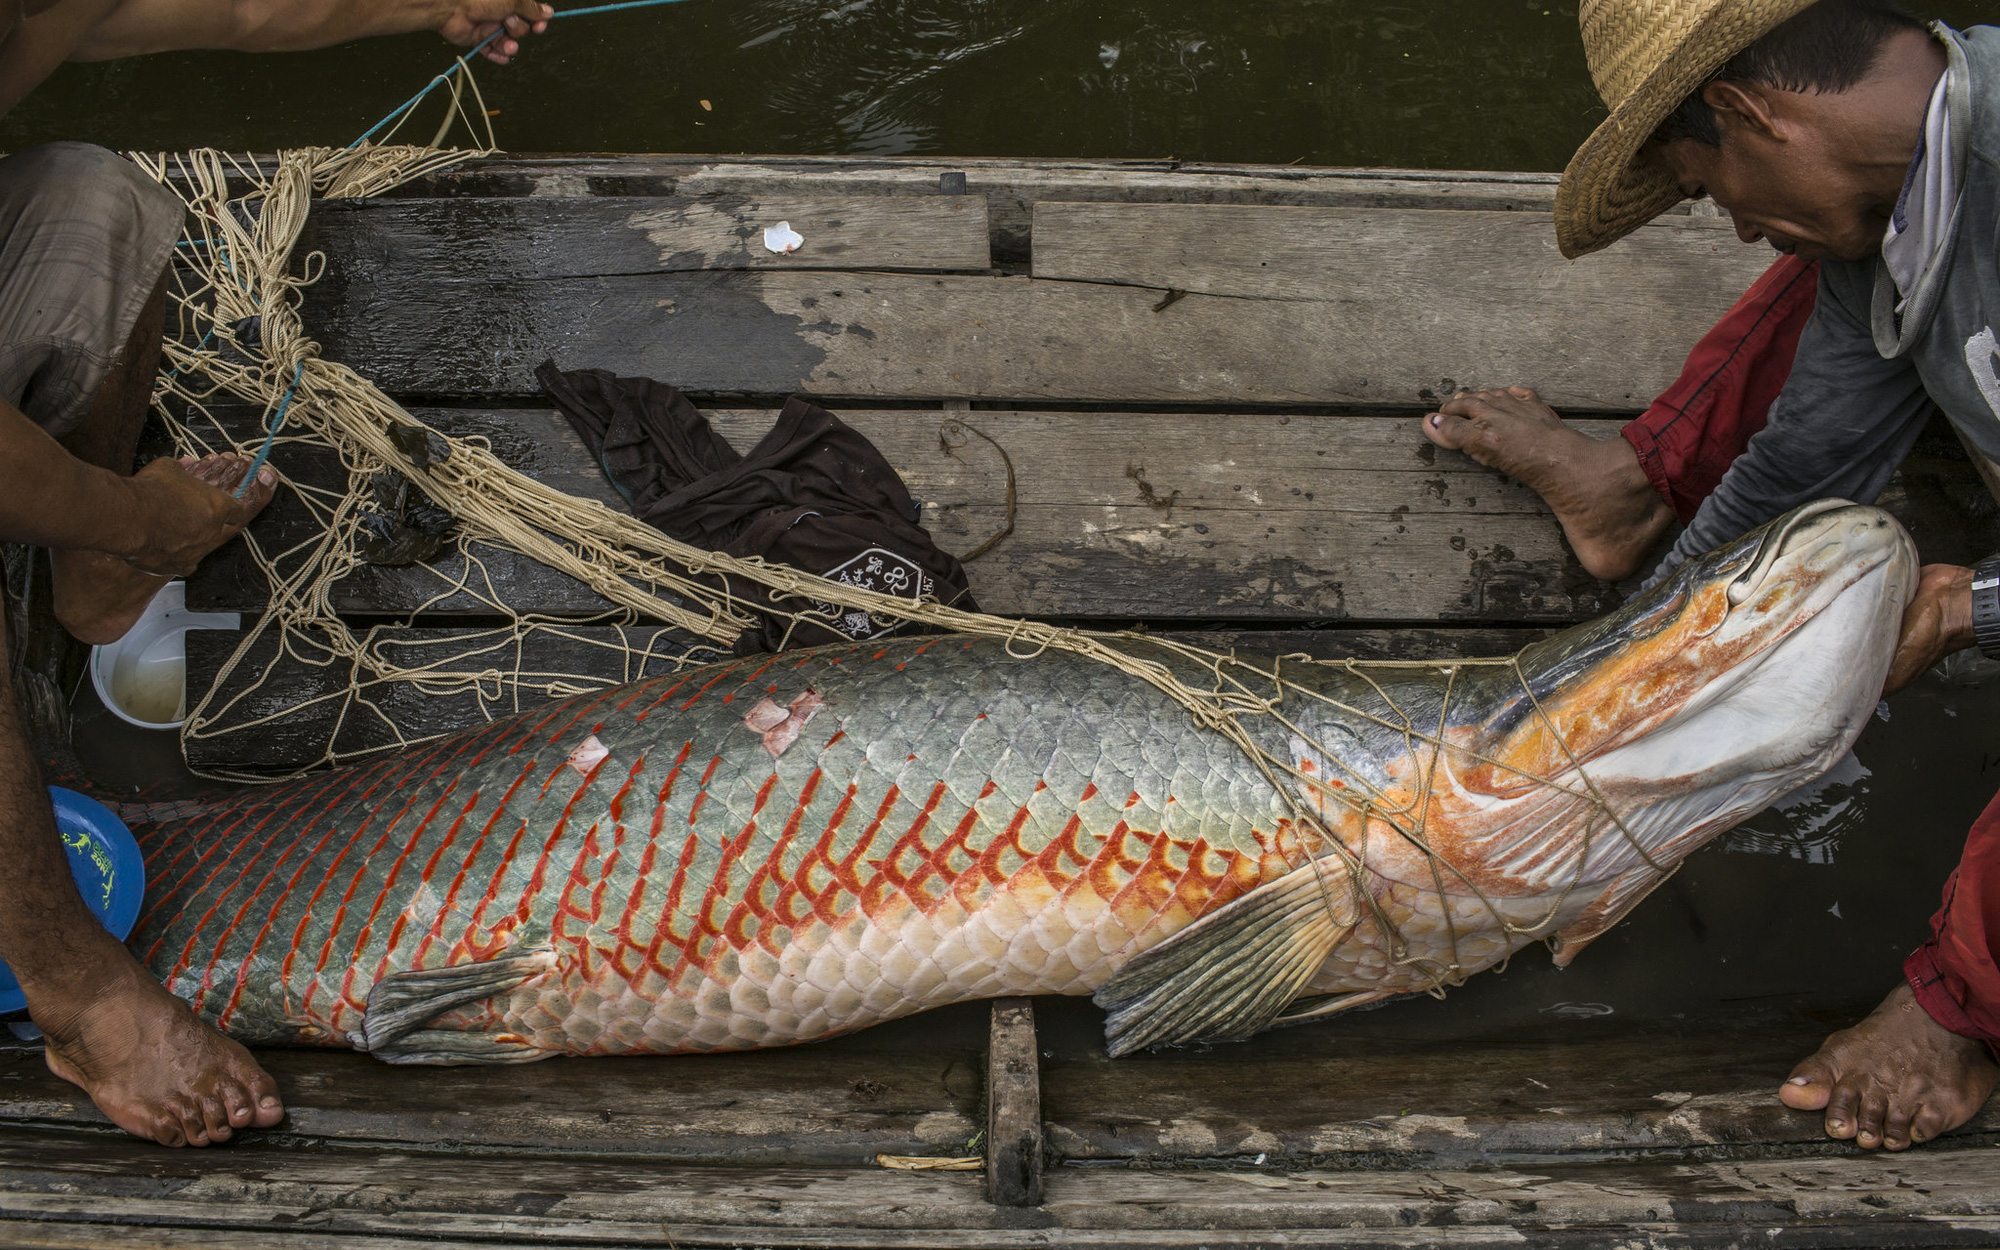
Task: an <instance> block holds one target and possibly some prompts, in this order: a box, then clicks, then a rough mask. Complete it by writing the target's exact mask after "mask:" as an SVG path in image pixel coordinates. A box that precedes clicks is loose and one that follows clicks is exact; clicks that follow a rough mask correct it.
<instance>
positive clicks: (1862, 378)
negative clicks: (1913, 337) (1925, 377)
mask: <svg viewBox="0 0 2000 1250" xmlns="http://www.w3.org/2000/svg"><path fill="white" fill-rule="evenodd" d="M1873 281H1874V277H1873V267H1872V266H1871V265H1867V264H1840V263H1838V262H1832V261H1829V262H1826V263H1824V264H1823V265H1822V266H1821V270H1820V293H1819V303H1818V304H1817V306H1816V307H1815V308H1814V310H1813V317H1812V321H1811V322H1810V323H1808V324H1807V326H1806V329H1805V333H1804V334H1803V335H1802V336H1801V337H1800V339H1799V350H1798V357H1797V359H1796V361H1795V363H1794V364H1793V366H1792V374H1791V377H1790V379H1789V380H1788V381H1787V382H1786V383H1785V389H1784V390H1783V392H1781V393H1780V394H1779V396H1778V399H1777V402H1776V403H1774V404H1772V405H1771V415H1770V420H1769V422H1768V424H1767V425H1766V426H1765V427H1764V430H1763V431H1762V432H1761V433H1759V434H1758V435H1757V436H1756V437H1754V438H1752V439H1751V440H1750V445H1749V448H1748V450H1746V451H1745V452H1744V453H1743V455H1742V456H1740V457H1739V458H1738V459H1737V461H1736V463H1735V464H1733V465H1731V466H1730V468H1729V472H1728V473H1726V474H1725V475H1723V478H1722V482H1721V484H1720V485H1718V486H1717V487H1716V489H1715V493H1714V494H1712V495H1710V496H1709V497H1708V499H1707V500H1705V501H1704V502H1703V503H1702V505H1701V509H1700V510H1699V511H1698V512H1696V513H1695V517H1694V520H1693V522H1691V523H1690V524H1689V525H1688V527H1687V529H1686V531H1685V532H1683V533H1682V534H1681V537H1680V541H1678V542H1676V543H1675V544H1674V550H1673V553H1672V554H1671V555H1670V556H1669V557H1668V558H1667V561H1666V563H1664V564H1663V565H1662V566H1661V570H1660V571H1662V572H1664V571H1665V570H1666V569H1669V568H1672V567H1673V566H1674V565H1677V564H1679V563H1680V562H1681V561H1682V560H1685V559H1687V558H1688V557H1689V556H1693V555H1698V554H1700V553H1701V552H1704V551H1708V550H1711V549H1712V548H1714V547H1716V546H1719V545H1720V544H1722V543H1725V542H1728V541H1729V540H1730V539H1733V538H1735V537H1737V536H1738V535H1740V534H1743V533H1746V532H1748V531H1750V530H1752V529H1755V528H1756V527H1757V526H1759V525H1762V524H1764V523H1765V522H1766V521H1769V520H1771V519H1772V518H1774V517H1778V516H1782V515H1784V514H1785V513H1786V512H1789V511H1790V510H1791V509H1793V508H1795V507H1797V506H1798V505H1799V504H1802V503H1807V502H1809V501H1811V500H1814V499H1827V498H1836V499H1853V500H1858V501H1861V502H1864V503H1865V502H1869V501H1872V500H1873V499H1875V497H1876V496H1878V495H1879V494H1881V493H1882V488H1883V487H1884V486H1886V485H1888V482H1889V477H1890V475H1891V474H1893V473H1894V472H1895V471H1896V468H1897V466H1899V465H1901V464H1902V463H1903V459H1904V457H1905V456H1907V455H1909V452H1910V447H1911V445H1912V444H1914V443H1915V442H1916V440H1917V436H1918V435H1919V434H1920V433H1922V432H1923V428H1924V424H1925V422H1926V421H1928V420H1929V418H1930V414H1931V411H1932V404H1931V401H1930V397H1929V396H1928V395H1927V394H1925V392H1924V386H1923V381H1922V379H1920V378H1919V377H1918V376H1917V371H1916V367H1915V366H1914V365H1912V364H1911V363H1910V362H1909V361H1908V360H1907V359H1896V360H1885V359H1883V358H1882V355H1881V354H1880V353H1879V352H1877V351H1876V350H1875V338H1874V334H1873V332H1872V331H1871V330H1870V329H1869V324H1868V307H1869V299H1870V295H1871V290H1872V285H1873ZM1655 576H1658V574H1657V573H1656V574H1655Z"/></svg>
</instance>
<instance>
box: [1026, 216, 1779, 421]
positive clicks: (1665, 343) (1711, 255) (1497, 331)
mask: <svg viewBox="0 0 2000 1250" xmlns="http://www.w3.org/2000/svg"><path fill="white" fill-rule="evenodd" d="M1552 223H1553V219H1552V217H1551V216H1549V215H1548V214H1544V213H1538V212H1463V211H1451V210H1430V211H1424V210H1408V209H1404V210H1381V209H1360V208H1304V207H1299V208H1287V207H1273V206H1265V205H1258V206H1243V205H1209V204H1078V203H1059V202H1043V203H1040V204H1037V205H1036V206H1035V261H1034V273H1035V276H1036V277H1037V278H1059V279H1066V280H1070V281H1079V282H1114V283H1130V284H1133V285H1137V286H1144V287H1151V288H1155V289H1158V290H1161V291H1167V290H1172V291H1183V292H1188V293H1190V294H1200V295H1219V296H1229V297H1233V298H1237V299H1244V300H1275V301H1287V302H1293V303H1295V304H1298V305H1300V307H1297V308H1295V309H1294V310H1293V316H1294V317H1295V318H1296V325H1297V332H1298V333H1300V334H1303V335H1305V336H1307V337H1308V338H1309V340H1310V341H1311V342H1313V343H1315V344H1317V343H1322V342H1332V341H1335V340H1336V339H1337V338H1338V337H1340V336H1342V335H1343V334H1344V335H1345V336H1346V337H1347V338H1349V339H1350V340H1351V342H1350V343H1349V345H1348V346H1347V347H1346V348H1345V350H1344V353H1343V356H1342V364H1343V368H1352V369H1355V370H1357V371H1358V372H1360V373H1361V374H1363V375H1364V376H1365V375H1368V374H1371V373H1373V374H1379V375H1381V376H1382V377H1385V378H1386V377H1391V376H1394V375H1395V374H1396V372H1397V370H1398V369H1399V368H1401V369H1406V368H1408V366H1409V365H1410V364H1413V363H1415V362H1417V361H1423V362H1427V363H1429V364H1430V365H1431V367H1432V369H1433V371H1434V372H1437V373H1439V374H1441V375H1443V376H1441V377H1440V378H1438V379H1437V381H1436V382H1435V383H1434V384H1432V385H1433V389H1434V391H1435V393H1436V394H1437V395H1439V396H1449V395H1451V394H1452V393H1453V392H1454V391H1456V390H1458V389H1460V388H1466V389H1471V388H1476V387H1482V386H1507V385H1514V384H1525V385H1528V386H1533V387H1536V388H1538V389H1539V390H1541V391H1542V392H1544V393H1545V394H1547V395H1550V396H1562V397H1564V398H1563V399H1560V400H1555V401H1552V402H1556V403H1558V404H1574V403H1577V402H1579V401H1581V402H1583V403H1585V404H1588V405H1590V406H1600V407H1601V406H1608V407H1625V406H1630V407H1644V406H1645V405H1646V404H1647V403H1649V402H1650V401H1651V399H1652V397H1653V396H1654V395H1655V394H1657V393H1659V392H1660V391H1663V390H1665V389H1666V388H1667V386H1668V385H1669V384H1670V383H1671V382H1672V381H1673V379H1674V378H1675V377H1676V376H1678V375H1679V373H1680V370H1681V365H1682V363H1683V362H1684V361H1685V359H1686V357H1687V353H1688V349H1689V348H1690V347H1692V346H1693V345H1694V343H1695V341H1696V340H1697V339H1699V338H1700V337H1701V336H1702V335H1703V334H1705V333H1707V332H1708V330H1709V328H1710V327H1711V326H1713V325H1714V324H1715V322H1716V320H1717V319H1718V318H1720V317H1721V316H1722V314H1723V313H1724V312H1726V311H1728V309H1729V307H1730V305H1732V304H1734V303H1735V302H1736V300H1737V299H1738V298H1739V297H1740V296H1741V295H1742V294H1743V292H1744V290H1745V289H1746V288H1747V287H1748V286H1749V285H1750V284H1751V283H1752V282H1754V281H1755V280H1756V279H1757V277H1758V276H1759V275H1760V274H1762V273H1763V272H1764V269H1765V267H1766V266H1767V265H1768V264H1769V263H1770V256H1769V254H1768V253H1766V252H1763V251H1761V250H1759V249H1756V248H1749V247H1745V246H1744V245H1743V244H1742V242H1741V241H1740V240H1739V239H1738V238H1737V237H1736V234H1735V231H1734V230H1733V229H1731V228H1730V227H1729V224H1728V222H1726V221H1724V220H1719V219H1716V218H1700V217H1671V218H1663V219H1661V220H1660V221H1657V222H1654V223H1652V224H1650V225H1646V226H1642V227H1641V228H1640V229H1638V230H1636V231H1634V232H1633V233H1632V234H1631V235H1630V236H1628V237H1627V238H1625V239H1623V240H1621V241H1620V242H1618V243H1616V244H1614V245H1612V246H1611V247H1609V248H1606V249H1605V250H1604V251H1602V252H1598V253H1596V254H1594V255H1592V256H1589V257H1586V258H1585V259H1583V260H1580V261H1569V260H1564V259H1563V257H1562V254H1561V253H1560V252H1559V251H1558V250H1557V249H1556V243H1555V229H1554V225H1553V224H1552ZM1278 350H1284V349H1283V348H1279V349H1278ZM1586 397H1593V398H1586ZM1614 397H1615V398H1614Z"/></svg>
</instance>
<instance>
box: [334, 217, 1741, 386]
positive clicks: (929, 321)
mask: <svg viewBox="0 0 2000 1250" xmlns="http://www.w3.org/2000/svg"><path fill="white" fill-rule="evenodd" d="M525 202H527V203H533V202H534V201H525ZM366 207H373V206H372V205H371V206H366ZM326 228H327V229H328V230H331V229H332V225H331V223H329V225H328V226H327V227H326ZM425 250H426V251H427V252H428V251H430V250H432V249H431V248H429V247H426V249H425ZM1731 271H1732V272H1734V271H1735V267H1734V266H1733V265H1732V269H1731ZM1629 283H1630V278H1629V277H1628V275H1627V274H1625V273H1624V272H1623V270H1622V269H1621V268H1616V267H1610V266H1606V267H1604V268H1601V269H1595V270H1589V271H1587V272H1579V274H1578V275H1577V284H1578V285H1579V286H1587V285H1594V286H1598V287H1600V288H1601V289H1602V291H1603V292H1604V293H1603V294H1602V295H1601V296H1599V297H1597V298H1598V299H1601V300H1607V301H1608V300H1610V299H1613V298H1616V297H1617V296H1618V295H1621V294H1629V292H1630V291H1631V290H1632V289H1633V288H1632V286H1631V285H1629ZM1739 293H1740V292H1739ZM1351 294H1352V299H1353V302H1352V303H1345V304H1337V303H1332V302H1322V303H1301V302H1298V301H1287V300H1270V299H1239V298H1233V297H1228V296H1213V295H1199V294H1197V295H1188V296H1186V297H1185V298H1181V299H1178V300H1171V297H1169V296H1167V295H1166V293H1164V292H1162V291H1160V290H1156V289H1152V288H1147V287H1141V286H1131V285H1120V284H1116V283H1102V282H1070V281H1050V280H1045V279H1036V278H1027V277H1019V276H1007V275H1000V276H971V275H951V274H945V275H919V274H896V273H849V272H832V271H828V272H812V271H805V272H793V271H774V272H728V271H715V270H710V271H699V272H686V273H659V274H640V275H634V276H602V277H582V278H561V279H548V280H540V281H536V280H528V281H524V280H522V279H519V278H516V277H514V276H512V275H511V273H509V272H508V271H507V270H505V269H498V270H495V271H493V272H488V273H479V272H476V271H472V270H468V269H466V268H464V267H461V266H456V265H445V264H442V263H440V264H437V265H426V266H421V267H418V266H404V267H399V268H395V269H388V268H381V269H364V270H362V271H358V272H345V271H342V270H340V269H338V268H332V269H330V271H329V273H328V275H327V276H326V278H324V279H323V280H322V281H321V282H320V283H319V284H318V285H317V286H316V287H314V288H313V291H312V295H311V297H310V298H309V299H308V300H307V301H306V305H305V324H306V331H307V333H309V334H310V335H312V336H313V337H314V338H316V339H318V340H319V341H320V342H321V344H322V345H323V347H324V348H325V351H326V354H327V356H328V357H329V358H331V359H334V360H339V361H342V362H343V363H345V364H348V365H350V366H352V367H353V368H354V369H355V370H356V371H357V372H359V373H361V374H362V375H363V376H365V377H367V378H368V379H370V380H371V381H373V382H375V383H376V384H377V385H378V386H380V387H382V388H383V389H384V390H386V391H390V392H392V393H398V394H417V395H455V396H469V397H480V396H498V395H521V394H532V393H534V391H535V390H536V387H535V385H534V381H533V377H532V373H533V370H534V368H535V367H536V366H537V365H539V364H541V363H542V361H544V360H547V359H551V358H553V359H554V360H555V361H556V362H557V363H558V364H560V365H561V366H563V367H564V368H598V369H608V370H610V371H612V372H614V373H620V374H639V375H644V376H648V377H654V378H658V379H660V380H662V381H669V382H672V383H674V384H675V385H677V386H679V387H681V388H682V389H684V390H690V391H700V392H708V393H740V394H753V395H783V394H789V393H792V392H802V393H806V394H811V395H816V396H822V397H828V398H833V399H850V400H852V399H878V400H879V399H899V400H926V399H951V398H966V399H974V400H999V401H1030V400H1031V401H1036V402H1074V401H1099V402H1113V403H1125V404H1153V403H1187V404H1233V405H1265V406H1269V405H1297V404H1398V405H1401V404H1418V403H1424V402H1429V399H1430V397H1433V396H1436V395H1438V394H1439V393H1440V388H1444V390H1445V391H1448V390H1449V389H1450V387H1449V386H1447V382H1448V381H1455V382H1456V383H1458V384H1462V385H1491V386H1503V385H1510V384H1517V383H1518V384H1524V385H1532V386H1537V387H1539V388H1541V389H1542V391H1543V393H1544V395H1545V396H1546V397H1547V398H1548V400H1549V402H1551V403H1552V404H1555V405H1556V406H1557V407H1558V408H1560V409H1564V410H1566V411H1582V410H1591V409H1596V410H1621V409H1630V408H1633V407H1640V406H1643V405H1644V404H1645V403H1646V402H1648V401H1649V400H1650V399H1651V397H1652V395H1653V393H1654V392H1655V391H1657V390H1658V389H1661V388H1663V387H1664V386H1665V385H1666V384H1667V383H1668V382H1670V381H1672V379H1673V376H1674V373H1675V372H1676V371H1677V365H1678V362H1679V359H1680V357H1682V356H1684V355H1685V354H1686V352H1687V349H1688V348H1689V347H1691V346H1692V345H1693V343H1692V341H1691V340H1689V341H1681V342H1674V341H1670V340H1667V339H1665V338H1664V337H1663V336H1662V337H1656V338H1653V339H1649V340H1648V346H1647V347H1646V348H1645V349H1644V351H1643V353H1642V358H1641V361H1640V364H1639V366H1638V367H1633V366H1631V365H1630V364H1628V362H1629V361H1630V360H1631V358H1632V357H1633V355H1634V347H1633V345H1632V343H1630V342H1629V341H1626V342H1619V341H1613V340H1608V339H1595V338H1593V339H1588V340H1585V341H1583V342H1580V343H1579V342H1563V343H1559V344H1558V343H1554V342H1552V340H1551V338H1550V336H1549V334H1548V333H1547V332H1546V331H1545V329H1544V327H1543V326H1542V324H1541V321H1540V318H1538V317H1535V316H1532V315H1529V314H1527V313H1526V312H1524V311H1523V309H1522V308H1521V307H1520V306H1519V305H1517V304H1513V303H1504V302H1502V303H1485V304H1482V303H1479V302H1477V301H1467V300H1463V299H1457V298H1454V297H1453V293H1452V292H1450V291H1439V292H1435V293H1433V295H1432V298H1431V300H1430V302H1429V305H1428V307H1429V309H1430V311H1431V313H1432V316H1433V317H1434V320H1431V321H1430V322H1429V323H1427V324H1421V325H1419V326H1417V327H1415V329H1414V330H1413V331H1412V332H1409V333H1403V332H1399V331H1397V330H1396V329H1395V322H1396V320H1399V319H1401V313H1400V310H1399V309H1397V308H1395V307H1393V306H1391V305H1390V304H1387V303H1384V302H1379V301H1378V300H1377V299H1376V298H1375V296H1374V293H1373V292H1372V291H1369V290H1368V289H1367V288H1366V287H1365V286H1364V287H1360V288H1357V290H1356V291H1354V292H1352V293H1351ZM1170 300H1171V302H1170ZM1727 307H1728V302H1727V301H1724V302H1722V303H1721V304H1720V305H1718V306H1716V307H1714V308H1713V309H1711V310H1710V311H1711V312H1712V313H1713V314H1715V315H1720V314H1721V312H1722V311H1723V310H1724V309H1726V308H1727ZM1692 315H1693V314H1692V313H1690V314H1689V316H1690V317H1692ZM1468 343H1477V344H1480V346H1479V347H1478V348H1477V349H1476V350H1468V348H1467V346H1466V345H1467V344H1468ZM1664 360H1671V361H1673V362H1674V367H1666V366H1662V365H1660V363H1659V362H1660V361H1664ZM1502 367H1506V369H1507V371H1506V372H1504V373H1500V374H1497V375H1487V374H1483V373H1482V372H1481V371H1484V370H1492V369H1499V368H1502Z"/></svg>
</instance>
